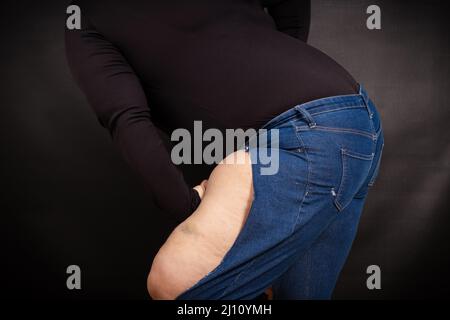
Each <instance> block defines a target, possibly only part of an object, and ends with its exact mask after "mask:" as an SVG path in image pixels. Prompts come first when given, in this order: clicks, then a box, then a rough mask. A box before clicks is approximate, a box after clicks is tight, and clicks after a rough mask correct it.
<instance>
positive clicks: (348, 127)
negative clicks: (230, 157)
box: [177, 86, 384, 300]
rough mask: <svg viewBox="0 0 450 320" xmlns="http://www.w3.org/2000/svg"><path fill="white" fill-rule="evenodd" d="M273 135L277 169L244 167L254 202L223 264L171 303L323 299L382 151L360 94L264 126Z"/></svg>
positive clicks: (376, 119)
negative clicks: (266, 296)
mask: <svg viewBox="0 0 450 320" xmlns="http://www.w3.org/2000/svg"><path fill="white" fill-rule="evenodd" d="M263 128H265V129H267V130H269V134H268V135H267V136H268V137H269V138H270V136H271V135H270V130H272V129H278V130H279V131H278V133H279V145H278V151H279V170H278V172H277V173H276V174H274V175H262V174H261V170H260V169H261V166H262V164H261V163H260V161H257V157H258V152H259V151H261V148H269V147H270V146H271V141H270V139H269V141H268V144H267V145H265V146H259V145H258V147H256V148H246V150H247V151H248V152H250V156H251V159H252V173H253V187H254V192H255V193H254V200H253V203H252V206H251V208H250V212H249V215H248V218H247V221H246V223H245V224H244V226H243V229H242V230H241V232H240V234H239V235H238V237H237V239H236V241H235V242H234V244H233V245H232V247H231V249H230V250H229V251H228V252H227V254H226V255H225V257H224V258H223V260H222V262H221V263H220V264H219V265H218V266H217V267H216V268H215V269H214V270H213V271H211V272H210V273H209V274H207V275H206V276H205V277H204V278H202V279H201V280H200V281H198V282H197V283H196V284H195V285H194V286H192V287H191V288H190V289H188V290H186V291H185V292H183V293H182V294H181V295H179V296H178V297H177V299H178V300H188V299H254V298H256V297H257V296H259V295H260V294H261V293H262V292H264V290H265V289H266V288H267V287H269V286H270V285H272V286H273V290H274V298H275V299H328V298H330V297H331V294H332V292H333V289H334V287H335V284H336V281H337V279H338V276H339V273H340V271H341V269H342V267H343V264H344V262H345V260H346V258H347V256H348V253H349V251H350V247H351V244H352V242H353V239H354V237H355V234H356V230H357V227H358V222H359V218H360V215H361V212H362V210H363V206H364V202H365V199H366V197H367V194H368V192H369V189H370V187H371V186H372V185H373V184H374V182H375V179H376V177H377V175H378V172H379V168H380V161H381V153H382V149H383V146H384V138H383V131H382V126H381V119H380V116H379V114H378V112H377V110H376V107H375V105H374V104H373V102H372V101H371V100H370V99H369V97H368V95H367V92H366V91H365V90H364V88H363V87H362V86H360V91H359V94H352V95H343V96H334V97H328V98H323V99H318V100H314V101H311V102H307V103H304V104H301V105H297V106H295V107H293V108H292V109H289V110H288V111H286V112H284V113H282V114H280V115H279V116H277V117H275V118H274V119H272V120H271V121H269V122H268V123H267V124H265V125H264V127H263Z"/></svg>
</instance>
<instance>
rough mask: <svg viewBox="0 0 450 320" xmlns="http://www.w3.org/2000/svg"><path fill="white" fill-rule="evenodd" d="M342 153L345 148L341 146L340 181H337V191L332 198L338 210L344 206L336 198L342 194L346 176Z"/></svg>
mask: <svg viewBox="0 0 450 320" xmlns="http://www.w3.org/2000/svg"><path fill="white" fill-rule="evenodd" d="M344 155H345V150H344V149H343V148H341V163H342V175H341V181H340V182H339V189H338V193H337V195H336V197H335V198H334V203H335V204H336V206H337V207H338V209H339V211H342V210H343V209H344V207H343V206H342V205H341V203H340V202H339V200H338V198H339V196H341V195H342V189H343V186H345V180H346V179H345V178H346V173H347V170H346V162H345V157H344Z"/></svg>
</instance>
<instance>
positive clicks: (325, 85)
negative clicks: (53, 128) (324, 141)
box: [66, 0, 357, 218]
mask: <svg viewBox="0 0 450 320" xmlns="http://www.w3.org/2000/svg"><path fill="white" fill-rule="evenodd" d="M72 4H75V5H78V6H79V7H80V9H81V18H82V19H81V22H82V23H81V29H80V30H77V29H75V30H68V29H66V54H67V59H68V62H69V65H70V68H71V70H72V73H73V75H74V78H75V79H76V81H77V83H78V84H79V86H80V87H81V89H82V91H83V92H84V93H85V95H86V96H87V99H88V101H89V104H90V105H91V106H92V108H93V110H94V111H95V113H96V116H97V117H98V119H99V122H100V123H101V125H102V126H104V127H105V128H107V129H108V130H109V132H110V134H111V136H112V139H113V141H114V142H115V144H116V145H117V146H118V148H119V149H120V151H121V153H122V154H123V155H124V157H125V159H126V161H127V162H128V163H129V164H130V166H131V167H132V168H133V169H134V170H135V171H136V172H137V173H138V175H139V176H140V177H142V179H143V180H144V182H145V185H146V186H147V187H148V189H149V191H150V194H151V195H152V197H153V200H154V202H155V203H156V204H157V205H158V206H159V207H160V208H161V209H163V210H164V211H166V212H168V213H170V214H173V215H175V216H177V217H179V218H180V217H182V218H185V217H186V216H187V215H188V214H189V213H191V212H192V211H194V210H195V208H196V207H197V206H198V204H199V201H200V199H199V196H198V194H197V192H196V191H195V190H193V189H192V188H191V187H190V186H188V185H187V184H186V182H185V180H184V178H183V175H182V173H181V171H180V170H179V168H177V167H176V166H175V165H174V164H173V163H172V162H171V159H170V153H169V151H168V150H167V149H166V147H165V146H164V144H163V142H162V140H161V138H160V135H159V134H158V130H159V129H158V128H162V129H163V130H166V131H167V132H170V131H171V130H173V129H175V128H187V129H188V130H192V127H193V122H194V120H202V121H203V129H207V128H208V127H209V128H218V129H221V130H223V129H226V128H242V129H248V128H255V129H257V128H259V127H260V126H262V125H263V124H264V123H265V122H267V121H268V120H270V119H271V118H273V117H274V116H276V115H278V114H280V113H281V112H283V111H285V110H287V109H289V108H290V107H292V106H294V105H296V104H299V103H302V102H306V101H309V100H312V99H317V98H322V97H325V96H330V95H337V94H348V93H354V92H355V90H356V88H357V84H356V82H355V80H354V79H353V78H352V77H351V76H350V75H349V74H348V73H347V72H346V71H345V70H344V69H343V68H342V67H340V66H339V65H338V64H337V63H336V62H335V61H333V60H332V59H331V58H329V57H328V56H326V55H325V54H324V53H322V52H320V51H318V50H316V49H314V48H312V47H311V46H309V45H307V44H306V40H307V37H308V31H309V20H310V3H309V1H308V0H265V1H259V0H145V1H144V0H128V1H123V0H86V1H83V0H79V1H74V2H73V3H72ZM264 8H266V10H264Z"/></svg>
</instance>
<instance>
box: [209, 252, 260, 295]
mask: <svg viewBox="0 0 450 320" xmlns="http://www.w3.org/2000/svg"><path fill="white" fill-rule="evenodd" d="M255 261H256V258H253V260H252V261H251V262H250V263H249V264H248V265H247V266H246V267H244V269H243V270H242V271H241V272H239V273H238V275H237V276H236V277H235V278H234V280H233V282H232V283H230V284H229V285H228V286H227V287H226V288H224V289H223V293H222V294H221V295H220V296H219V298H218V299H222V297H223V296H224V295H226V294H227V293H228V292H230V290H231V288H232V287H233V285H234V284H235V283H236V282H237V281H238V279H239V278H240V277H241V275H242V274H243V273H244V272H245V271H247V270H248V269H249V268H250V267H251V266H252V265H253V264H254V262H255Z"/></svg>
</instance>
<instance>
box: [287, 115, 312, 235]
mask: <svg viewBox="0 0 450 320" xmlns="http://www.w3.org/2000/svg"><path fill="white" fill-rule="evenodd" d="M291 124H292V126H293V129H294V132H295V136H296V137H297V140H298V141H299V142H300V144H301V145H302V147H303V149H304V153H305V157H306V162H307V166H308V174H307V177H306V187H305V194H304V195H303V198H302V201H301V202H300V206H299V209H298V213H297V217H296V218H295V221H294V224H293V225H292V230H291V233H290V235H292V234H293V233H294V231H295V228H296V227H297V225H298V224H299V223H301V221H302V220H303V217H301V216H300V213H301V212H302V209H303V203H304V202H305V199H306V197H307V196H308V194H309V185H310V181H309V180H310V176H311V162H310V160H309V157H308V152H307V151H306V147H305V143H304V141H303V139H302V138H301V137H300V135H299V134H298V132H297V131H296V130H295V129H296V126H295V124H294V123H293V122H291ZM299 218H300V221H299Z"/></svg>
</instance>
